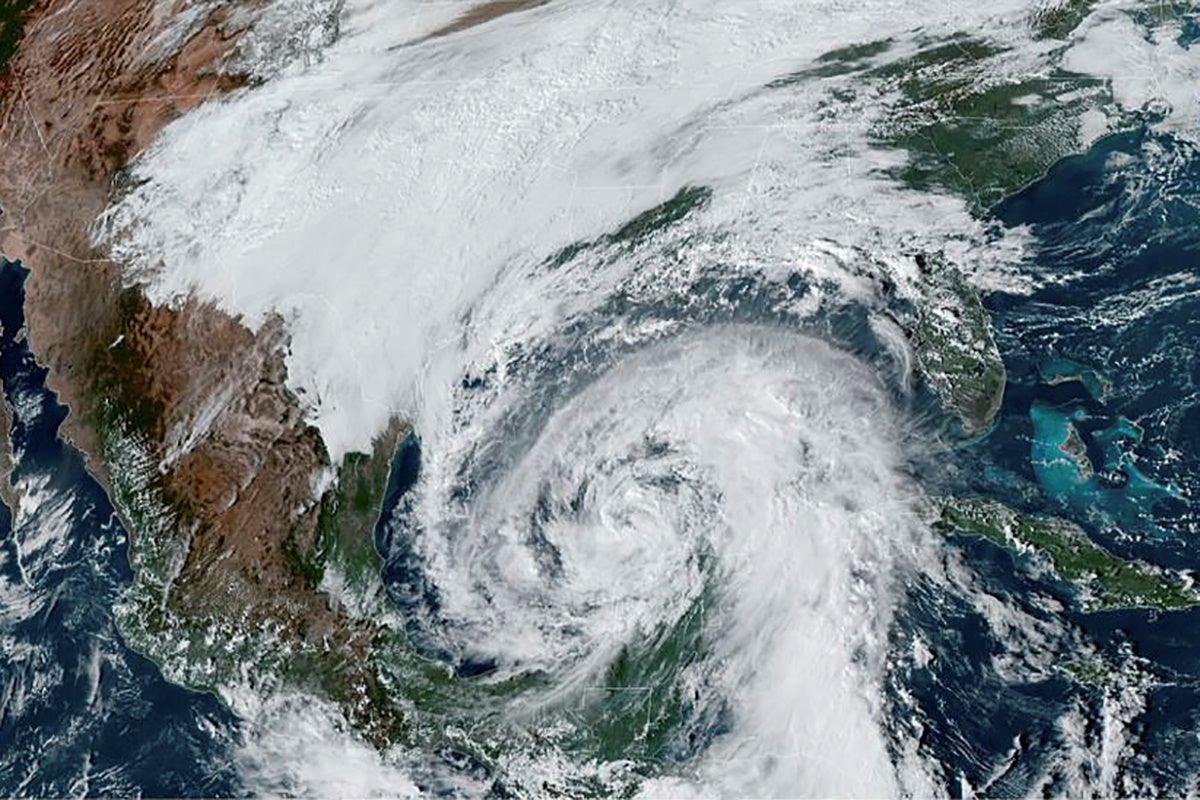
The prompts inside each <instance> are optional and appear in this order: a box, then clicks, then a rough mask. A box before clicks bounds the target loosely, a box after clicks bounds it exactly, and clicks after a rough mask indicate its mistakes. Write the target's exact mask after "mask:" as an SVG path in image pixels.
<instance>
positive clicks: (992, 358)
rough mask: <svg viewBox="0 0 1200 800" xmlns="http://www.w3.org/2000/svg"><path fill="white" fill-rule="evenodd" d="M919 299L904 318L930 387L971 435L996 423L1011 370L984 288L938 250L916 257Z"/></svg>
mask: <svg viewBox="0 0 1200 800" xmlns="http://www.w3.org/2000/svg"><path fill="white" fill-rule="evenodd" d="M916 262H917V267H918V271H919V277H918V282H917V287H916V288H917V290H918V292H919V294H920V299H919V300H918V301H917V302H916V304H915V309H914V311H913V313H911V314H908V315H904V316H901V317H900V323H901V326H902V327H903V328H904V329H905V331H906V333H907V334H908V337H909V341H910V342H911V343H912V346H913V350H914V351H915V353H916V357H917V362H918V365H919V366H920V368H921V372H922V374H923V375H924V376H925V380H926V381H927V382H928V383H929V386H930V388H931V389H932V390H933V391H934V393H935V394H936V395H937V396H938V398H939V399H940V400H941V401H942V403H943V404H944V405H945V406H946V408H948V409H949V410H950V411H951V412H952V413H954V414H955V415H956V416H957V418H958V421H959V423H960V425H961V428H962V432H963V433H964V434H965V435H967V436H977V435H980V434H982V433H984V432H986V431H987V430H989V429H990V428H991V426H992V423H993V422H995V419H996V414H997V413H998V412H999V411H1000V404H1001V403H1002V402H1003V401H1004V386H1005V383H1006V381H1007V372H1006V371H1005V369H1004V361H1003V359H1001V358H1000V349H999V348H998V347H997V346H996V341H995V339H994V338H993V337H992V323H991V318H990V317H989V316H988V313H987V310H986V309H985V308H984V307H983V302H982V301H981V300H980V297H979V292H978V291H977V290H976V289H975V288H974V287H973V286H971V285H970V284H969V283H968V282H967V280H966V278H965V277H964V276H963V274H962V272H960V271H959V270H958V269H957V268H956V267H955V266H954V265H953V264H950V263H948V262H947V261H946V260H945V259H944V258H942V257H941V256H940V255H939V254H918V255H917V256H916Z"/></svg>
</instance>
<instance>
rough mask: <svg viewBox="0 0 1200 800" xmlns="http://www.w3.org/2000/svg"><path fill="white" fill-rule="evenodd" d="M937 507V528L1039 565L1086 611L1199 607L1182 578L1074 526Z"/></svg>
mask: <svg viewBox="0 0 1200 800" xmlns="http://www.w3.org/2000/svg"><path fill="white" fill-rule="evenodd" d="M939 505H940V509H939V515H938V517H937V520H936V522H935V523H934V525H935V527H936V528H938V529H939V530H941V531H944V532H948V533H956V534H961V535H963V536H977V537H980V538H983V539H987V540H988V541H989V542H992V543H993V544H996V545H998V546H999V547H1002V548H1004V549H1005V550H1008V551H1009V552H1011V553H1022V554H1029V555H1032V556H1034V557H1036V558H1038V559H1041V560H1043V561H1044V562H1045V563H1047V564H1048V565H1049V566H1050V567H1051V569H1053V571H1054V573H1055V574H1056V575H1057V576H1058V577H1059V578H1061V579H1062V580H1063V581H1066V582H1067V583H1069V584H1070V585H1071V586H1072V587H1073V588H1074V589H1075V590H1076V592H1077V593H1078V596H1079V598H1080V601H1081V603H1082V605H1083V607H1084V608H1085V609H1087V610H1088V611H1105V610H1111V609H1120V608H1151V609H1158V610H1170V609H1178V608H1186V607H1189V606H1194V605H1197V604H1200V593H1197V591H1196V590H1195V588H1193V587H1192V586H1191V585H1190V584H1189V583H1187V582H1185V581H1184V580H1183V579H1182V578H1181V577H1179V576H1177V575H1174V574H1172V573H1170V572H1168V571H1166V570H1163V569H1160V568H1158V567H1154V566H1151V565H1149V564H1143V563H1141V562H1138V561H1127V560H1125V559H1122V558H1120V557H1118V556H1116V555H1114V554H1113V553H1110V552H1109V551H1108V550H1105V549H1104V548H1103V547H1101V546H1099V545H1098V544H1096V543H1095V542H1093V541H1092V540H1091V539H1089V538H1088V536H1087V534H1086V533H1084V531H1083V530H1082V529H1081V528H1080V527H1079V526H1078V525H1075V524H1074V523H1071V522H1068V521H1066V520H1062V519H1057V518H1055V517H1043V516H1034V515H1028V514H1021V513H1018V512H1017V511H1014V510H1013V509H1011V508H1009V507H1008V506H1006V505H1004V504H1003V503H999V502H997V501H994V500H985V499H977V498H961V497H952V498H943V499H942V500H940V501H939Z"/></svg>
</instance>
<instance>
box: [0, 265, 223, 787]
mask: <svg viewBox="0 0 1200 800" xmlns="http://www.w3.org/2000/svg"><path fill="white" fill-rule="evenodd" d="M27 274H28V272H27V270H26V269H25V268H24V267H23V266H22V265H21V264H20V262H13V261H7V260H3V259H0V383H2V385H3V391H4V401H5V404H6V405H7V407H8V409H9V413H10V415H11V417H12V426H11V428H10V431H9V435H10V441H11V442H12V447H13V455H14V462H15V465H14V468H13V472H12V475H11V480H12V482H13V484H14V486H15V487H16V489H17V492H18V493H19V494H20V496H21V501H20V506H19V507H18V509H15V510H13V509H8V508H3V509H0V792H2V793H4V794H5V795H10V796H11V795H15V796H39V797H68V796H85V795H86V796H134V795H139V796H159V797H173V796H179V797H187V796H211V795H230V794H233V793H235V792H236V791H237V790H238V785H239V781H238V776H237V774H236V772H235V771H234V769H233V766H232V761H231V758H230V753H231V745H232V743H233V742H234V741H235V739H236V736H237V732H238V723H237V720H236V719H235V718H234V717H233V715H232V714H230V713H229V712H228V711H227V710H226V709H225V708H224V707H223V706H222V705H221V703H219V702H218V701H217V700H216V698H214V697H212V696H210V695H202V694H197V693H195V692H192V691H189V690H187V689H185V688H182V687H180V686H176V685H173V684H171V683H168V682H167V681H166V680H164V678H163V677H162V675H161V674H160V673H159V672H158V670H157V669H156V667H155V666H154V665H153V664H152V663H150V662H149V661H147V660H146V659H145V658H143V657H141V656H139V655H138V654H136V653H133V652H131V651H130V650H129V649H128V648H126V647H125V646H124V644H123V643H122V641H121V637H120V635H119V634H118V632H117V630H116V628H115V626H114V625H113V615H112V604H113V601H114V599H115V598H116V596H117V593H118V592H119V591H120V589H121V587H122V586H123V585H125V583H126V582H128V580H129V578H130V574H129V563H128V560H127V556H126V535H125V532H124V530H122V528H121V525H120V523H119V522H118V521H117V519H116V517H115V516H114V514H113V509H112V506H111V505H110V503H109V501H108V500H107V498H106V497H105V495H104V492H103V491H102V490H101V488H100V486H99V485H98V484H97V483H96V481H95V480H94V479H93V478H92V477H91V476H90V475H89V474H88V473H87V471H86V470H85V468H84V462H83V458H82V457H81V456H80V454H79V452H78V451H76V450H75V449H74V448H72V447H71V446H70V445H68V444H65V443H64V442H63V441H62V440H61V439H60V438H59V436H58V432H59V426H60V425H61V423H62V421H63V419H64V418H65V416H66V411H67V410H66V408H64V407H63V406H62V405H60V404H59V403H58V402H57V400H56V398H55V396H54V394H53V393H51V392H50V391H49V390H47V388H46V384H45V380H46V370H45V369H44V368H43V367H41V366H39V365H38V364H37V362H36V361H35V359H34V357H33V355H32V354H31V353H30V351H29V343H28V341H27V340H26V339H25V337H24V311H23V309H22V306H23V302H24V289H23V286H24V282H25V276H26V275H27Z"/></svg>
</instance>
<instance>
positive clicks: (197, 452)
mask: <svg viewBox="0 0 1200 800" xmlns="http://www.w3.org/2000/svg"><path fill="white" fill-rule="evenodd" d="M492 5H496V4H488V5H487V8H485V10H484V11H480V12H478V13H473V12H472V11H471V10H469V9H468V10H467V12H466V13H465V14H464V16H463V18H462V19H460V21H459V23H456V24H457V25H458V26H459V27H458V29H462V27H465V26H467V25H468V24H477V23H479V22H482V21H485V20H486V19H488V18H490V17H491V16H495V15H496V14H497V13H500V11H503V10H516V9H518V8H519V7H520V6H521V5H523V4H519V3H518V4H513V7H512V8H505V9H492V8H491V6H492ZM267 6H268V4H267V3H265V2H262V1H261V0H242V1H241V2H233V3H223V4H213V5H201V6H195V5H189V4H187V3H184V2H182V0H181V1H180V2H176V3H173V4H172V3H166V4H164V3H161V2H159V1H158V0H39V1H37V2H20V3H16V4H5V8H4V10H3V13H2V14H0V70H2V71H0V138H2V140H3V142H4V151H3V153H2V154H0V203H2V205H3V211H4V215H3V217H2V218H0V222H2V223H3V224H2V226H0V253H2V254H3V255H4V256H5V257H6V258H9V259H14V260H17V259H19V260H21V261H22V262H23V263H24V264H25V265H26V266H27V267H28V268H30V269H31V274H30V276H29V278H28V281H27V284H26V323H27V332H28V336H29V339H30V342H31V344H32V346H33V348H34V350H35V352H36V354H37V356H38V358H39V360H40V361H41V362H42V363H43V364H44V365H45V366H47V367H48V368H49V378H48V386H49V388H50V389H52V390H53V391H54V392H55V393H56V394H57V395H58V397H59V398H60V400H61V401H62V402H63V403H64V404H65V405H67V406H68V407H69V408H70V414H69V417H68V419H67V421H66V423H65V424H64V427H63V435H64V436H65V438H67V439H68V440H69V441H71V442H72V443H73V444H75V445H76V446H77V447H78V448H79V449H80V450H81V451H82V452H83V453H84V454H85V455H86V457H87V459H88V466H89V469H90V470H91V471H92V472H93V473H94V474H95V475H96V476H97V478H98V479H99V480H100V481H101V483H102V484H103V485H104V486H105V488H106V490H107V491H108V493H109V495H110V496H111V497H112V498H113V501H114V505H115V506H116V508H117V510H118V514H119V515H120V517H121V519H122V522H123V523H124V525H125V527H126V529H127V530H128V531H129V534H130V560H131V562H132V566H133V567H134V573H135V579H134V583H133V585H132V587H131V588H130V590H129V591H128V592H127V594H126V596H125V599H124V601H123V603H122V604H121V607H120V608H118V609H117V612H118V621H119V625H120V627H121V630H122V633H123V635H125V636H126V638H127V639H128V641H129V643H130V644H131V645H132V646H133V647H134V648H135V649H138V650H140V651H142V652H143V653H145V654H147V655H148V656H150V657H151V658H153V659H154V660H156V661H157V662H158V663H159V664H160V665H161V666H162V668H163V671H164V673H165V674H167V675H168V677H170V678H172V679H174V680H177V681H179V682H180V683H183V684H185V685H189V686H193V687H197V688H211V689H216V690H218V693H220V694H222V696H223V697H225V698H226V699H228V698H229V694H228V690H229V689H230V687H235V686H240V685H248V686H251V687H256V688H261V689H271V688H284V687H287V686H291V687H295V688H302V689H305V690H308V691H313V692H316V693H318V694H321V695H324V696H326V697H328V698H330V699H332V700H334V701H335V702H336V703H337V704H338V705H339V706H340V707H341V708H342V709H343V711H344V712H345V714H346V716H347V719H348V720H349V721H350V722H351V723H352V724H353V725H354V726H355V727H356V728H357V729H358V730H360V731H361V732H362V733H363V734H364V735H365V736H366V737H367V738H368V739H370V740H371V741H373V742H375V743H377V744H379V745H380V746H383V745H385V744H387V743H389V742H390V741H392V740H394V739H395V738H396V736H397V732H398V730H399V728H400V727H401V726H402V724H403V714H402V711H401V709H400V708H399V707H398V705H397V704H396V703H395V702H394V701H393V700H392V699H391V698H390V697H389V694H388V692H386V691H385V690H384V688H383V686H382V685H381V683H380V677H379V673H378V669H377V664H375V663H374V661H373V658H372V653H373V652H374V651H375V650H376V649H377V646H378V645H379V643H380V642H381V641H382V640H383V639H387V638H388V637H391V636H393V633H392V631H391V630H390V629H388V628H386V627H384V626H383V624H382V623H381V622H379V621H377V620H373V619H369V618H366V617H365V616H363V615H361V614H356V613H354V612H355V603H356V600H355V599H354V597H353V595H363V594H364V593H369V592H378V591H379V586H378V576H377V574H376V573H377V570H378V562H377V556H375V553H374V549H373V548H374V545H373V538H372V533H373V529H374V526H375V523H376V518H377V516H378V514H379V509H380V508H381V506H382V498H383V492H384V487H385V485H386V481H387V475H388V468H389V464H390V459H391V456H392V453H393V451H394V449H395V446H396V443H397V441H398V440H399V438H400V437H401V436H403V435H404V433H405V431H406V429H405V427H404V425H403V424H402V423H401V422H400V421H399V420H396V421H394V422H393V424H392V425H391V426H390V427H389V428H388V430H386V431H384V432H381V434H380V435H379V437H378V438H377V439H376V441H375V443H374V446H373V448H372V451H371V452H369V453H351V454H348V455H347V456H346V458H345V460H344V461H343V462H342V463H341V464H332V463H330V459H329V456H328V453H327V452H326V450H325V447H324V445H323V443H322V442H321V439H320V436H319V434H318V432H317V431H316V429H315V428H314V427H312V426H311V425H310V424H308V422H307V420H306V419H305V416H304V413H303V410H302V406H301V403H300V402H299V400H298V398H296V397H295V396H294V395H293V394H292V393H291V392H290V391H289V390H288V388H287V385H286V381H287V372H286V363H285V353H286V346H287V333H286V331H285V330H284V326H283V324H282V322H281V321H280V320H271V321H269V322H268V323H267V324H265V325H263V326H261V327H260V328H259V329H258V330H257V331H251V330H250V329H249V328H248V327H246V326H245V325H244V324H243V323H242V321H241V320H239V319H237V318H234V317H231V316H230V315H228V314H226V313H224V312H222V311H221V310H219V309H218V308H216V307H215V306H214V305H213V304H211V303H208V302H204V301H201V300H199V299H196V298H185V299H184V300H183V301H182V302H180V303H178V304H173V305H169V306H155V305H153V304H152V303H151V302H150V301H149V300H148V299H147V297H146V295H145V293H144V292H143V290H142V288H141V287H140V286H137V285H128V284H127V283H126V282H125V281H124V280H123V276H122V275H121V272H120V270H119V268H118V266H117V265H115V264H113V263H112V262H111V261H110V260H108V259H107V258H106V256H105V253H103V252H101V251H98V250H96V249H94V248H93V246H92V244H91V238H90V235H89V234H90V228H91V225H92V224H93V222H94V220H95V219H96V217H97V215H98V214H99V213H100V212H101V211H102V210H103V209H104V207H105V206H106V205H107V203H108V202H109V200H110V198H111V197H112V195H113V194H114V193H115V192H118V191H120V190H121V188H122V182H123V181H124V180H125V179H126V177H125V175H126V173H125V167H126V165H127V164H128V163H129V162H130V160H131V159H133V158H134V157H135V156H136V155H137V154H138V153H140V152H141V151H142V150H143V149H144V148H145V147H146V146H147V144H148V143H149V142H150V141H151V140H152V138H153V137H154V135H155V134H156V133H157V132H158V131H159V130H161V129H162V127H163V126H165V125H166V124H168V123H169V122H171V121H172V120H175V119H177V118H178V117H179V116H180V115H182V114H184V113H186V112H187V111H188V110H189V109H191V108H194V107H195V106H197V105H198V104H200V103H202V102H204V101H206V100H210V99H213V98H217V97H220V96H221V95H223V94H225V93H228V92H231V91H236V90H237V89H239V88H240V87H243V86H245V85H247V84H251V83H253V82H254V81H255V80H257V79H258V78H257V76H256V75H255V74H253V73H252V72H251V71H249V70H248V68H247V67H246V63H247V57H246V54H245V53H243V52H241V50H240V49H239V48H240V47H241V45H242V42H243V40H246V39H247V38H248V35H249V34H248V32H249V31H250V30H252V26H253V22H254V20H255V19H256V15H257V14H259V13H260V12H263V10H264V9H265V8H266V7H267ZM330 7H331V9H332V13H333V14H334V16H335V17H336V13H337V12H338V11H339V8H338V7H337V5H336V4H333V5H331V6H330ZM197 9H198V11H197ZM329 25H330V26H335V25H336V20H333V21H330V22H329ZM446 32H447V33H448V32H449V31H446ZM6 430H7V428H6ZM6 452H7V449H6V448H4V449H0V453H6ZM4 495H5V497H6V498H7V499H8V500H15V499H16V498H15V497H14V496H13V488H12V487H11V486H8V485H7V482H6V485H5V487H4ZM372 579H373V580H372Z"/></svg>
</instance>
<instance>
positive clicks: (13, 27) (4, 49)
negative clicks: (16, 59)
mask: <svg viewBox="0 0 1200 800" xmlns="http://www.w3.org/2000/svg"><path fill="white" fill-rule="evenodd" d="M34 2H35V0H0V73H3V72H4V71H5V70H7V69H8V63H9V62H10V61H12V58H13V56H15V55H16V54H17V46H18V45H20V43H21V35H22V34H24V33H25V17H26V15H28V13H29V11H30V9H32V8H33V5H34Z"/></svg>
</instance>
